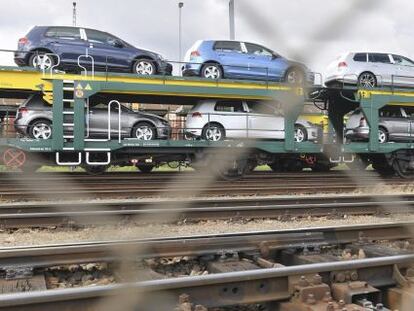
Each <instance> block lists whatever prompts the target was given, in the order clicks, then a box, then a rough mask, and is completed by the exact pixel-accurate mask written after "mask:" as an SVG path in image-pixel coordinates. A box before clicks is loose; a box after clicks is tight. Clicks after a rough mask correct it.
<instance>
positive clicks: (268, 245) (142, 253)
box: [0, 223, 414, 311]
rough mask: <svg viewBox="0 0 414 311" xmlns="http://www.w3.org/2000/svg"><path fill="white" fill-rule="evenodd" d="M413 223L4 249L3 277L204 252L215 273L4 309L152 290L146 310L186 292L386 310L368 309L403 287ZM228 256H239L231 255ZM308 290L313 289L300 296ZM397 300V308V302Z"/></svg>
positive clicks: (91, 304)
mask: <svg viewBox="0 0 414 311" xmlns="http://www.w3.org/2000/svg"><path fill="white" fill-rule="evenodd" d="M413 230H414V223H398V224H395V223H394V224H377V225H360V226H343V227H336V228H333V227H325V228H323V227H321V228H312V229H305V228H304V229H295V230H285V231H278V232H274V231H267V232H248V233H247V232H245V233H234V234H223V235H207V236H191V237H177V238H166V239H145V240H135V241H110V242H107V241H102V242H92V243H82V244H65V245H50V246H40V247H28V248H26V247H19V248H9V249H2V250H0V269H1V270H2V272H3V275H4V274H5V275H8V271H14V272H15V271H19V269H20V270H21V269H22V268H25V269H26V270H27V269H32V271H34V273H35V272H37V273H41V271H42V269H44V268H47V267H50V266H56V265H68V264H74V263H76V264H80V263H87V262H110V263H114V262H118V261H127V262H129V265H132V262H134V261H139V260H142V259H144V258H153V257H171V256H174V257H177V256H193V257H198V258H204V260H205V261H208V266H209V269H210V273H209V274H208V275H202V276H188V277H175V278H165V277H164V278H153V279H146V280H140V281H138V282H137V281H135V282H134V281H131V280H130V281H129V283H124V282H122V280H121V282H118V283H117V284H112V285H108V286H94V287H81V288H72V289H59V290H43V291H33V292H26V293H15V294H2V295H0V310H9V311H14V310H20V311H25V310H42V311H49V310H57V309H59V310H74V309H78V310H99V311H101V310H102V303H103V302H104V303H111V300H110V298H112V299H115V301H113V302H115V303H118V304H120V305H122V304H123V303H124V302H125V299H128V298H127V297H137V295H139V293H141V294H142V293H145V295H144V297H143V296H140V299H141V300H140V308H141V307H142V309H140V310H161V311H163V310H169V311H171V310H172V309H173V306H174V305H176V304H177V300H178V298H177V297H178V296H179V295H182V294H186V295H187V297H188V298H189V299H191V302H193V303H195V304H200V305H203V306H206V307H218V306H225V305H234V304H240V303H265V302H268V301H285V302H284V303H285V304H286V305H284V307H286V308H287V309H283V310H300V309H289V307H291V308H294V307H295V306H296V308H298V306H299V305H300V304H302V305H305V306H306V305H315V304H316V305H322V306H325V308H324V309H321V310H325V309H326V307H327V306H328V304H329V303H332V304H335V306H336V305H341V304H342V309H339V310H344V308H349V309H347V310H366V309H364V308H362V307H361V303H365V302H366V301H365V300H363V299H367V300H371V301H372V302H374V304H373V306H377V307H378V309H369V310H388V309H380V308H379V307H380V305H379V303H380V302H381V301H380V300H378V299H380V298H378V297H379V295H378V294H379V293H380V292H381V290H383V291H384V293H388V294H394V295H398V293H401V292H402V291H403V290H404V289H396V288H395V286H396V285H397V284H398V283H399V284H400V283H401V282H403V280H405V269H406V268H407V267H409V266H410V265H411V264H412V263H413V262H414V248H413V247H412V246H411V244H410V243H411V242H410V241H411V238H412V233H413V232H414V231H413ZM384 240H386V243H384ZM404 241H405V242H404ZM391 243H396V244H395V245H394V244H393V245H391ZM407 243H408V244H409V245H410V246H409V247H408V246H407ZM396 245H405V246H404V247H400V248H398V247H397V246H396ZM345 250H349V252H353V253H355V252H356V253H358V254H361V252H363V253H364V256H363V257H361V256H359V257H357V258H344V257H341V256H342V255H340V254H341V251H342V254H343V252H344V251H345ZM224 253H226V254H232V255H231V256H230V255H228V256H227V257H226V258H224V257H223V254H224ZM220 254H221V255H220ZM223 258H224V259H223ZM247 263H249V264H247ZM142 272H144V271H142ZM396 274H399V277H400V278H396V277H395V276H396ZM321 288H322V289H323V290H322V295H321V294H320V292H321ZM341 290H342V291H341ZM391 291H392V292H391ZM294 292H297V294H296V295H294ZM327 292H329V295H328V294H327ZM340 292H342V293H344V295H342V297H343V299H344V301H343V302H339V303H338V304H337V302H338V301H339V300H341V299H340V298H341V297H338V293H340ZM302 293H303V294H306V296H304V297H302V296H301V294H302ZM310 293H311V294H312V303H310V304H309V303H308V302H309V301H310V300H309V299H308V298H309V297H310V296H309V294H310ZM318 293H319V294H318ZM166 294H168V295H166ZM345 294H346V295H348V294H350V296H349V297H348V296H346V295H345ZM117 295H119V296H118V299H117ZM298 297H299V299H298ZM346 297H347V298H346ZM302 298H304V299H303V300H302ZM328 298H329V299H328ZM137 299H138V298H137ZM289 299H290V302H286V301H289ZM345 300H346V301H345ZM335 301H336V302H335ZM361 301H362V302H361ZM131 302H135V304H136V303H137V302H136V301H135V300H132V301H131ZM97 303H98V304H97ZM99 303H100V304H99ZM352 303H354V304H352ZM392 303H393V304H394V306H395V305H396V304H397V303H398V302H397V301H392ZM99 308H101V309H99ZM154 308H155V309H154ZM120 309H122V307H120ZM326 310H331V309H326ZM332 310H336V309H332ZM401 310H403V309H401Z"/></svg>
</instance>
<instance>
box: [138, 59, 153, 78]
mask: <svg viewBox="0 0 414 311" xmlns="http://www.w3.org/2000/svg"><path fill="white" fill-rule="evenodd" d="M133 72H134V73H136V74H137V75H140V76H150V75H155V74H157V67H156V65H155V63H154V61H153V60H151V59H146V58H142V59H138V60H136V61H135V63H134V66H133Z"/></svg>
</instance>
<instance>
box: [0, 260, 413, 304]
mask: <svg viewBox="0 0 414 311" xmlns="http://www.w3.org/2000/svg"><path fill="white" fill-rule="evenodd" d="M413 262H414V255H412V254H410V255H396V256H386V257H379V258H368V259H359V260H352V261H336V262H324V263H317V264H306V265H299V266H292V267H278V268H269V269H260V270H248V271H237V272H229V273H218V274H212V275H206V276H194V277H181V278H173V279H161V280H151V281H143V282H135V283H129V284H116V285H108V286H95V287H83V288H74V289H58V290H48V291H34V292H26V293H18V294H3V295H0V309H3V310H9V311H13V310H21V311H24V310H43V311H46V310H56V309H51V308H57V307H58V306H60V309H61V308H62V307H64V309H63V310H69V309H68V308H72V307H74V306H80V305H82V306H83V307H87V308H88V310H91V311H92V310H97V309H96V305H95V308H94V304H95V303H96V302H97V301H98V299H99V298H104V297H105V298H107V297H114V296H115V295H126V294H128V295H133V294H134V293H135V294H137V293H139V292H141V293H143V292H144V293H150V294H151V296H150V297H151V298H154V297H157V294H158V297H160V295H159V294H160V293H162V292H165V291H168V292H170V293H173V294H175V295H178V294H180V293H187V294H189V295H190V297H196V298H198V301H197V302H200V303H203V302H204V303H205V305H207V306H216V305H219V303H220V302H222V301H223V300H224V301H225V302H227V304H231V303H237V301H238V302H239V303H240V302H246V301H245V299H243V300H242V301H241V299H240V297H239V296H236V295H234V297H224V298H223V297H220V296H218V295H219V293H220V291H219V290H220V289H223V288H228V286H235V287H233V288H238V289H243V288H244V287H247V286H248V284H252V283H253V284H254V283H257V282H260V284H262V285H265V284H266V285H267V284H271V283H273V284H275V283H277V282H279V283H282V284H283V283H286V284H287V283H288V282H287V278H289V277H292V276H301V275H307V274H308V275H309V274H315V273H319V274H322V273H327V272H334V271H345V270H363V269H373V268H381V269H384V270H391V271H392V268H393V267H394V266H396V265H401V266H407V265H410V264H412V263H413ZM388 282H389V283H391V284H388V285H393V284H392V283H393V281H392V280H388ZM394 285H395V283H394ZM283 289H284V288H279V290H283ZM206 291H212V292H213V294H215V295H217V298H216V301H215V302H212V300H211V298H210V297H209V296H210V295H211V294H207V293H206ZM221 292H222V291H221ZM200 293H204V297H203V296H202V295H200ZM277 294H278V298H279V300H281V299H287V298H289V297H290V293H289V292H288V290H287V289H285V291H281V293H277ZM200 296H201V297H200ZM121 297H122V296H121ZM161 297H162V296H161ZM176 297H177V296H176ZM209 298H210V299H209ZM226 298H227V299H226ZM231 298H232V299H231ZM260 298H261V300H260ZM266 298H267V299H269V298H268V297H266V295H264V294H263V293H262V297H260V296H259V297H255V298H253V299H255V300H253V301H255V302H261V301H266V300H265V299H266ZM237 299H238V300H237ZM275 300H276V299H275ZM137 302H138V301H137ZM208 303H209V305H208ZM141 304H142V301H141ZM170 307H171V305H170ZM40 308H42V309H40ZM159 310H164V309H159Z"/></svg>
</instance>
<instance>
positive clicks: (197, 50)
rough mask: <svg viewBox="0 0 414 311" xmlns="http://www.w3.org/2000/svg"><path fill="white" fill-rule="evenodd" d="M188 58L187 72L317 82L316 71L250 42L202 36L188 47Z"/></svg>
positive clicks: (207, 76)
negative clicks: (202, 38) (203, 37)
mask: <svg viewBox="0 0 414 311" xmlns="http://www.w3.org/2000/svg"><path fill="white" fill-rule="evenodd" d="M184 62H185V65H184V66H183V67H182V73H183V75H184V76H200V77H202V78H208V79H222V78H226V79H251V80H265V81H277V82H287V83H292V84H303V83H305V82H307V83H309V84H312V85H313V83H314V74H313V73H311V72H310V71H309V69H308V68H307V67H306V66H305V65H304V64H302V63H298V62H294V61H290V60H288V59H286V58H284V57H283V56H281V55H279V54H278V53H276V52H274V51H272V50H271V49H268V48H266V47H264V46H262V45H259V44H255V43H250V42H242V41H229V40H199V41H197V42H196V43H194V44H193V46H192V47H191V48H190V49H189V50H188V51H187V53H186V54H185V58H184Z"/></svg>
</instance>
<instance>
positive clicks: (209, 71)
mask: <svg viewBox="0 0 414 311" xmlns="http://www.w3.org/2000/svg"><path fill="white" fill-rule="evenodd" d="M220 75H221V73H220V69H219V68H218V67H217V66H214V65H210V66H206V67H205V68H204V70H203V76H204V78H207V79H219V78H220Z"/></svg>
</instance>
